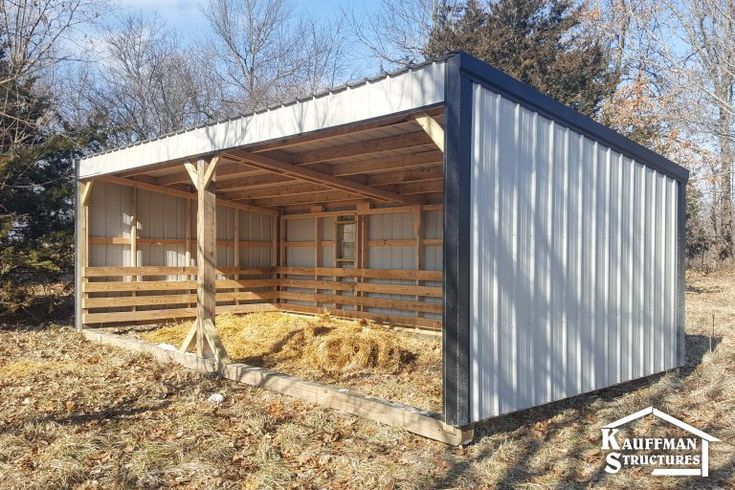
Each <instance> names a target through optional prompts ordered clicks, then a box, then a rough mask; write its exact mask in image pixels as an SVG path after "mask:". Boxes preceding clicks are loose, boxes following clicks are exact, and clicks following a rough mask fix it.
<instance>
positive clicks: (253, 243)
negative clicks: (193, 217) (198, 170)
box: [89, 236, 271, 248]
mask: <svg viewBox="0 0 735 490" xmlns="http://www.w3.org/2000/svg"><path fill="white" fill-rule="evenodd" d="M130 241H131V239H130V238H127V237H119V236H113V237H107V236H91V237H89V243H91V244H92V245H130ZM191 242H192V240H187V239H186V238H137V244H138V245H153V246H164V245H183V246H187V244H189V245H191ZM193 243H194V245H196V241H195V240H194V241H193ZM217 246H219V247H228V248H232V247H234V246H235V241H234V240H217ZM237 246H238V247H240V248H268V247H270V246H271V242H270V241H269V240H240V241H239V242H238V245H237Z"/></svg>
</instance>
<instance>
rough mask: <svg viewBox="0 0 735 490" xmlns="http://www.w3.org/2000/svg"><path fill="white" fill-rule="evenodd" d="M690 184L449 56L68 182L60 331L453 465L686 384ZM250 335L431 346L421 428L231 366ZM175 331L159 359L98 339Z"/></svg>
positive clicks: (411, 412)
mask: <svg viewBox="0 0 735 490" xmlns="http://www.w3.org/2000/svg"><path fill="white" fill-rule="evenodd" d="M687 179H688V172H687V171H686V170H685V169H683V168H681V167H679V166H677V165H675V164H673V163H671V162H669V161H668V160H666V159H664V158H663V157H661V156H659V155H657V154H655V153H653V152H651V151H649V150H647V149H645V148H643V147H641V146H639V145H637V144H635V143H633V142H631V141H629V140H627V139H626V138H624V137H622V136H620V135H619V134H617V133H615V132H613V131H611V130H609V129H607V128H605V127H603V126H601V125H599V124H597V123H595V122H594V121H592V120H591V119H589V118H586V117H584V116H582V115H580V114H578V113H576V112H575V111H574V110H572V109H570V108H568V107H565V106H562V105H561V104H559V103H557V102H554V101H552V100H551V99H549V98H547V97H545V96H543V95H541V94H539V93H538V92H536V91H535V90H533V89H531V88H530V87H528V86H526V85H524V84H522V83H520V82H517V81H515V80H513V79H511V78H509V77H508V76H506V75H504V74H502V73H501V72H499V71H497V70H495V69H493V68H491V67H490V66H488V65H486V64H484V63H482V62H480V61H478V60H476V59H474V58H472V57H470V56H469V55H467V54H465V53H456V54H452V55H449V56H447V57H445V58H442V59H438V60H434V61H431V62H428V63H425V64H422V65H417V66H414V67H411V68H409V69H407V70H404V71H402V72H398V73H394V74H390V75H386V76H384V77H380V78H377V79H372V80H365V81H363V82H361V83H356V84H351V85H349V86H346V87H341V88H337V89H334V90H331V91H328V92H324V93H321V94H316V95H314V96H313V97H310V98H306V99H301V100H297V101H294V102H291V103H288V104H284V105H282V106H276V107H271V108H268V109H267V110H263V111H260V112H256V113H253V114H249V115H244V116H242V117H239V118H236V119H230V120H226V121H222V122H218V123H214V124H211V125H207V126H203V127H199V128H194V129H191V130H189V131H184V132H179V133H176V134H172V135H169V136H165V137H161V138H159V139H156V140H153V141H147V142H142V143H139V144H136V145H133V146H130V147H125V148H120V149H117V150H114V151H110V152H107V153H103V154H100V155H96V156H93V157H90V158H86V159H83V160H82V161H81V162H80V164H79V172H78V196H77V204H78V206H77V231H78V233H77V293H78V294H77V298H78V301H77V322H78V325H77V326H78V327H79V328H83V329H85V331H86V335H87V337H88V338H90V339H93V340H96V341H100V342H105V343H108V344H112V345H118V346H122V347H126V348H129V349H134V350H138V351H145V352H151V353H152V354H153V355H155V356H156V357H158V358H160V359H167V360H172V361H176V362H180V363H182V364H184V365H187V366H190V367H193V368H199V369H205V370H208V371H219V372H220V373H222V374H223V375H224V376H226V377H228V378H231V379H237V380H239V381H241V382H244V383H249V384H253V385H258V386H263V387H265V388H268V389H272V390H275V391H279V392H281V393H286V394H289V395H293V396H297V397H300V398H305V399H309V400H312V401H314V402H316V403H320V404H325V405H327V406H331V407H333V408H337V409H340V410H345V411H348V412H351V413H355V414H358V415H361V416H365V417H368V418H372V419H374V420H378V421H380V422H384V423H388V424H394V425H399V426H402V427H406V428H407V429H408V430H410V431H413V432H416V433H419V434H422V435H426V436H428V437H433V438H436V439H439V440H444V441H446V442H449V443H453V444H459V443H463V442H467V441H468V440H469V439H471V437H472V427H473V426H474V425H475V424H477V423H479V422H482V421H485V420H487V419H492V418H493V417H496V416H499V415H502V414H506V413H510V412H514V411H517V410H522V409H525V408H529V407H533V406H538V405H542V404H545V403H548V402H551V401H555V400H559V399H562V398H566V397H570V396H574V395H577V394H581V393H585V392H589V391H593V390H597V389H601V388H605V387H608V386H612V385H616V384H619V383H622V382H625V381H628V380H631V379H636V378H640V377H644V376H649V375H651V374H654V373H658V372H662V371H666V370H669V369H673V368H676V367H678V366H681V365H682V364H683V362H684V352H683V349H684V321H683V318H684V317H683V313H684V302H683V291H684V274H683V266H684V263H683V251H684V220H685V214H684V202H685V201H684V189H685V185H686V181H687ZM263 311H283V312H294V313H300V314H308V315H315V314H320V313H323V312H325V311H327V312H328V313H329V315H331V316H333V317H337V318H339V317H344V318H352V319H362V320H367V321H370V322H376V323H382V324H386V325H390V326H391V327H395V329H396V331H403V330H405V329H409V330H413V331H432V332H434V333H435V334H436V335H441V341H442V351H441V360H442V366H441V371H440V372H441V373H442V376H441V378H442V379H441V388H442V389H441V391H442V396H443V399H442V404H441V405H442V409H441V413H438V412H437V413H430V412H426V411H422V410H418V409H415V408H411V407H409V406H405V405H400V404H397V403H394V402H390V401H386V400H382V399H379V398H376V397H371V396H366V395H364V394H360V393H357V392H353V391H351V390H346V389H339V388H337V387H334V386H330V385H327V384H319V383H315V382H313V381H309V380H305V379H301V378H300V377H299V376H294V375H293V373H291V374H288V375H287V374H283V373H279V372H276V371H273V370H269V369H267V368H263V367H255V366H250V365H246V364H241V363H238V362H233V361H232V360H231V359H229V358H228V353H227V350H226V348H225V345H224V344H223V342H222V340H221V339H220V337H219V335H218V333H217V316H216V315H217V314H222V313H238V314H248V313H250V312H263ZM177 319H178V320H181V319H190V321H191V327H190V328H188V329H187V332H186V333H187V335H186V336H185V338H184V340H183V342H182V343H181V345H180V346H177V347H179V350H178V351H171V350H165V349H161V348H159V347H156V345H155V344H153V343H147V342H143V341H140V340H134V339H130V338H125V337H122V336H119V335H112V334H110V333H105V332H102V331H101V330H100V329H99V327H105V326H110V325H132V324H146V323H147V324H151V323H165V322H169V321H171V320H177ZM246 340H247V339H245V341H246ZM190 351H191V352H190Z"/></svg>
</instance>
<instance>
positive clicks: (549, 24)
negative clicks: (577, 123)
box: [426, 0, 614, 115]
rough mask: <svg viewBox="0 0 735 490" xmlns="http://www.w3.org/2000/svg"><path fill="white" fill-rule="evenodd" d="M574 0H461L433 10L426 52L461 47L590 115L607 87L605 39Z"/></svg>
mask: <svg viewBox="0 0 735 490" xmlns="http://www.w3.org/2000/svg"><path fill="white" fill-rule="evenodd" d="M583 14H584V11H583V10H582V7H580V6H577V5H575V3H574V2H573V0H497V1H494V2H491V3H489V4H484V3H481V2H480V1H479V0H466V1H465V2H464V3H461V4H459V5H458V6H454V5H449V4H446V3H445V4H443V5H442V6H440V7H439V8H438V9H437V13H436V17H435V19H434V28H433V31H432V33H431V36H430V39H429V42H428V45H427V47H426V55H427V56H429V57H432V56H440V55H442V54H445V53H447V52H449V51H454V50H464V51H467V52H468V53H470V54H472V55H473V56H476V57H478V58H480V59H482V60H484V61H486V62H488V63H490V64H491V65H493V66H495V67H496V68H499V69H500V70H502V71H504V72H505V73H507V74H509V75H511V76H512V77H514V78H517V79H519V80H522V81H524V82H526V83H528V84H530V85H532V86H533V87H535V88H536V89H538V90H539V91H541V92H543V93H544V94H546V95H549V96H551V97H553V98H555V99H557V100H558V101H560V102H562V103H564V104H567V105H570V106H572V107H574V108H575V109H577V110H578V111H580V112H582V113H584V114H587V115H594V114H595V113H596V112H597V110H598V108H599V106H600V103H601V101H602V100H603V99H604V97H605V96H606V95H608V94H609V93H610V91H611V90H612V89H613V88H614V87H611V83H610V79H611V71H610V63H609V52H608V49H607V47H606V45H605V43H604V41H603V40H602V39H601V38H600V37H599V36H597V35H595V34H594V33H593V32H590V31H589V30H586V29H584V28H583V23H582V20H583V18H582V16H583Z"/></svg>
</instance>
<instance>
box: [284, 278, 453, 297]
mask: <svg viewBox="0 0 735 490" xmlns="http://www.w3.org/2000/svg"><path fill="white" fill-rule="evenodd" d="M278 281H279V282H278V285H279V286H280V287H281V288H284V287H290V288H298V289H326V290H333V291H351V292H354V291H362V292H364V293H380V294H398V295H403V296H427V297H430V298H441V297H442V288H441V287H439V286H436V287H434V286H414V285H412V284H406V285H404V284H379V283H374V282H365V283H358V282H340V281H323V280H322V281H314V280H306V279H279V280H278Z"/></svg>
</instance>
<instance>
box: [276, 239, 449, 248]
mask: <svg viewBox="0 0 735 490" xmlns="http://www.w3.org/2000/svg"><path fill="white" fill-rule="evenodd" d="M335 243H336V242H335V241H334V240H320V241H319V246H320V247H334V245H335ZM421 243H422V244H423V245H424V246H427V247H440V246H441V245H442V243H443V242H442V239H441V238H426V239H424V240H422V241H421ZM367 244H368V247H415V246H416V240H415V239H404V240H401V239H396V240H391V239H385V240H368V241H367ZM284 245H285V246H286V248H300V247H304V248H310V247H314V246H315V245H316V242H315V241H314V240H289V241H287V242H284Z"/></svg>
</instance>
